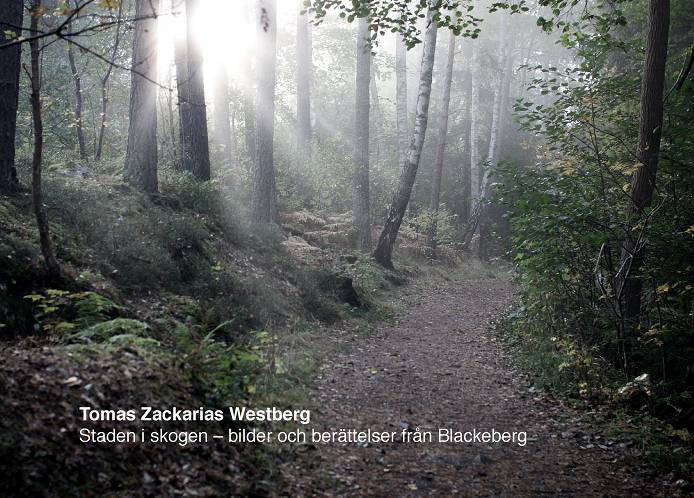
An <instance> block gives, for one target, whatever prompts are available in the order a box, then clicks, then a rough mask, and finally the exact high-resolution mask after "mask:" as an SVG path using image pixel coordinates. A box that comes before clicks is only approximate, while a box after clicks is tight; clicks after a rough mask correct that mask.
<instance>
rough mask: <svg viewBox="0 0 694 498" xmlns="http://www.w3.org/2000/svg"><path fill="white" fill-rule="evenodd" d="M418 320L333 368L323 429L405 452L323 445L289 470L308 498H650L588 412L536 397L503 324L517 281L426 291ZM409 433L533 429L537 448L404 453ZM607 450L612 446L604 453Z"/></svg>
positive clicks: (418, 302) (531, 443)
mask: <svg viewBox="0 0 694 498" xmlns="http://www.w3.org/2000/svg"><path fill="white" fill-rule="evenodd" d="M409 292H410V295H405V296H403V300H404V304H405V306H406V307H405V309H406V311H405V312H404V313H403V314H402V315H401V316H400V317H399V318H398V320H396V321H395V322H394V323H389V324H382V325H381V326H379V327H378V330H377V332H376V333H374V334H373V335H372V336H370V337H368V338H366V339H364V338H356V339H355V340H354V341H353V342H352V343H351V345H350V346H348V347H347V348H345V350H343V351H342V352H341V353H339V354H338V355H336V356H335V357H333V358H332V359H331V360H330V361H328V362H327V363H326V364H325V365H324V366H323V369H322V372H321V375H320V379H319V380H318V383H317V386H316V397H317V399H318V402H317V406H318V407H319V408H318V409H317V410H314V411H313V412H312V420H311V426H312V427H313V428H315V429H316V430H323V431H337V430H339V429H340V428H346V429H357V430H367V429H369V428H370V429H372V430H379V431H395V432H396V433H397V438H396V442H395V443H387V444H383V443H380V444H374V445H371V446H367V447H363V446H359V445H357V444H345V445H339V444H318V445H316V449H315V450H309V451H306V452H302V453H303V455H302V456H301V457H299V459H298V460H299V463H298V466H297V462H292V465H291V467H286V468H284V469H283V472H284V474H285V475H286V476H287V478H288V479H287V480H288V484H289V487H290V489H291V493H290V494H291V495H293V496H294V495H296V496H333V495H346V496H384V497H385V496H389V497H395V496H454V495H457V496H539V495H550V496H581V497H583V496H647V495H657V494H659V493H658V492H657V491H656V489H657V488H656V487H655V483H653V482H650V483H649V482H647V480H646V479H645V478H644V477H643V475H642V473H641V472H640V471H639V470H638V468H637V467H634V468H631V469H625V468H624V466H623V465H619V464H618V463H617V459H618V457H620V456H623V455H621V453H623V450H622V449H619V448H618V445H614V446H613V445H612V443H611V442H610V441H606V440H604V439H601V436H600V435H599V433H598V432H597V431H596V430H595V429H593V428H591V426H590V422H585V421H582V418H581V416H580V414H578V413H577V412H575V411H573V410H571V409H569V408H568V407H565V406H562V405H561V403H560V402H559V401H556V400H554V401H552V400H550V399H548V398H547V397H546V396H544V395H542V394H540V393H535V392H532V391H533V389H529V386H528V384H527V380H525V379H524V378H523V376H522V375H520V374H518V373H517V372H514V370H513V368H512V367H511V366H510V362H509V357H508V353H507V352H506V351H505V350H504V348H503V347H502V345H501V344H500V342H499V339H498V338H497V337H496V335H495V332H494V330H493V326H492V325H491V322H492V320H494V319H496V318H498V317H499V316H501V315H502V314H503V311H504V310H505V309H506V308H507V307H508V306H509V305H510V303H511V302H512V300H513V297H514V292H515V290H514V287H513V285H512V284H511V283H509V282H508V281H505V280H493V279H489V280H465V281H458V282H454V283H451V282H447V283H441V284H440V285H438V286H430V285H429V286H426V287H415V288H414V289H410V290H409ZM404 427H409V428H410V429H411V430H414V429H415V428H416V427H419V428H420V429H421V430H422V431H431V432H432V434H433V438H434V441H436V440H437V435H438V429H439V428H451V429H454V430H458V431H463V432H464V431H472V430H473V429H477V430H478V431H491V430H492V429H496V430H497V431H526V432H527V438H528V441H527V444H526V445H525V446H519V445H518V444H514V443H506V444H504V443H498V444H484V443H475V444H465V443H457V444H450V443H449V444H445V443H437V442H434V443H423V444H411V443H410V444H404V443H402V442H400V433H401V431H402V429H403V428H404ZM598 444H600V445H601V446H603V448H604V449H603V448H601V447H599V446H598Z"/></svg>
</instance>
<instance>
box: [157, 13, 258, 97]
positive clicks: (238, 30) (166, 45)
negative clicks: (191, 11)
mask: <svg viewBox="0 0 694 498" xmlns="http://www.w3.org/2000/svg"><path fill="white" fill-rule="evenodd" d="M250 21H251V18H250V16H249V15H248V7H247V6H246V5H245V2H230V1H228V0H201V1H200V8H199V11H198V12H197V13H196V14H195V15H194V17H193V20H192V22H193V32H194V33H195V35H196V36H198V37H199V39H198V41H199V43H201V45H202V50H203V57H204V64H205V68H206V70H205V80H206V81H205V83H206V85H207V84H209V83H210V81H209V80H210V78H213V77H214V74H215V73H217V72H218V71H219V70H220V69H221V68H222V67H223V68H224V69H226V71H227V72H228V74H230V75H234V74H240V72H242V71H243V68H242V65H243V61H244V59H245V57H247V55H248V54H247V52H248V51H249V50H252V47H253V44H254V43H255V33H254V31H253V29H252V27H253V26H252V23H251V22H250ZM185 29H186V19H185V13H184V12H183V11H182V9H174V10H173V11H171V10H169V11H165V12H163V13H162V15H161V17H160V18H159V40H158V43H159V71H160V74H161V75H165V74H167V73H168V71H169V68H170V67H171V65H172V64H173V60H174V43H175V40H176V37H178V36H182V35H183V33H184V32H185Z"/></svg>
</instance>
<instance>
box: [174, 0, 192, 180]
mask: <svg viewBox="0 0 694 498" xmlns="http://www.w3.org/2000/svg"><path fill="white" fill-rule="evenodd" d="M171 11H172V12H174V13H175V15H178V16H183V18H184V19H185V4H184V0H171ZM186 52H187V50H186V34H185V31H181V30H177V31H176V33H175V34H174V65H175V66H176V95H177V98H178V143H179V153H178V158H179V161H180V162H179V163H178V164H177V165H176V167H177V168H178V169H180V170H183V165H184V163H185V162H186V161H185V160H184V157H185V156H186V154H189V153H190V150H189V148H190V145H189V144H190V143H191V141H192V138H191V137H190V136H186V137H184V134H186V133H188V134H190V132H191V129H192V126H191V124H190V123H189V119H190V112H189V107H188V106H189V105H190V104H189V103H190V97H189V96H188V88H189V85H188V62H187V55H186Z"/></svg>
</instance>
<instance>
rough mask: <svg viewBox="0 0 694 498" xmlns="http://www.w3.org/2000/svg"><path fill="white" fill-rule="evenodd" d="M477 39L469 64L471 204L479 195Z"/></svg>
mask: <svg viewBox="0 0 694 498" xmlns="http://www.w3.org/2000/svg"><path fill="white" fill-rule="evenodd" d="M479 45H480V42H479V39H475V40H472V62H471V63H470V66H471V68H470V71H471V74H470V79H471V88H470V195H471V202H473V203H474V201H475V199H477V198H479V194H480V152H479V130H480V122H479V107H480V86H479V70H480V63H479V59H480V56H479V52H480V49H479Z"/></svg>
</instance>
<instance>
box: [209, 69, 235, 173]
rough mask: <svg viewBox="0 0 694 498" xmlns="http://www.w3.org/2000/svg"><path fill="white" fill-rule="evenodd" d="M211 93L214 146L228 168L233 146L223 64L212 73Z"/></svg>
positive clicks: (231, 160) (225, 74)
mask: <svg viewBox="0 0 694 498" xmlns="http://www.w3.org/2000/svg"><path fill="white" fill-rule="evenodd" d="M213 76H214V78H213V81H214V83H213V93H212V104H213V107H212V119H213V122H214V130H213V131H214V134H213V136H214V144H215V146H216V149H217V152H218V159H219V160H220V162H221V163H222V164H223V165H224V166H226V167H229V166H231V164H232V163H233V160H234V159H233V157H234V145H233V142H232V139H231V116H230V115H229V105H230V102H229V77H228V75H227V69H226V66H225V65H224V64H219V66H218V67H217V70H216V71H214V75H213Z"/></svg>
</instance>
